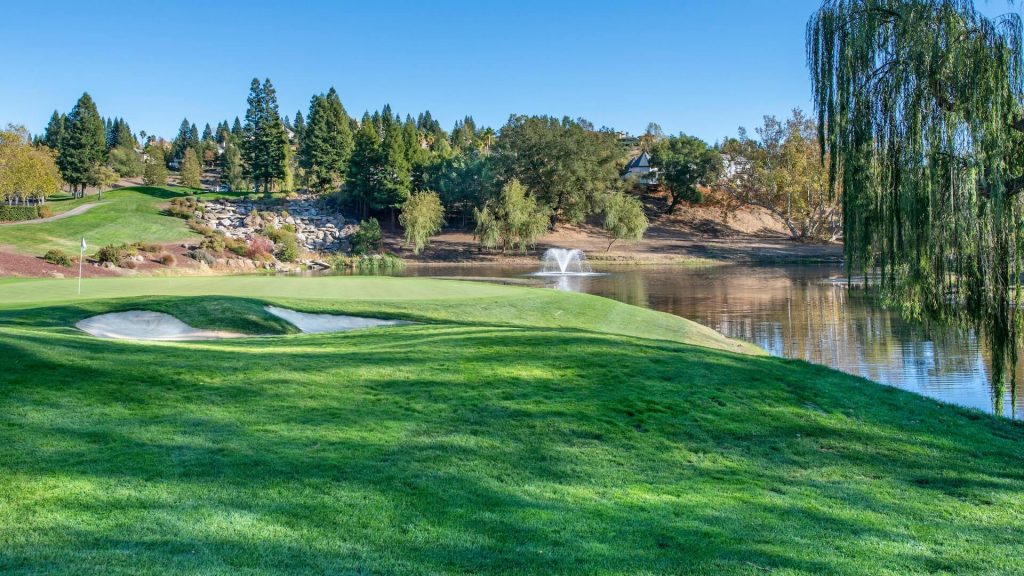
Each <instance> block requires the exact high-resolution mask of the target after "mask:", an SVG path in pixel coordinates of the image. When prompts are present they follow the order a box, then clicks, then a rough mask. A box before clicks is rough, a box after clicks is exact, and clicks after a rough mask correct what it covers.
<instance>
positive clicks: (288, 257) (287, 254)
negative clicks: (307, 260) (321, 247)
mask: <svg viewBox="0 0 1024 576" xmlns="http://www.w3.org/2000/svg"><path fill="white" fill-rule="evenodd" d="M279 238H280V239H279V240H278V242H277V243H276V244H277V252H276V253H275V254H274V255H275V256H277V259H278V260H280V261H281V262H295V261H296V260H298V259H299V255H300V254H301V253H302V250H301V249H300V248H299V241H298V239H297V238H295V234H293V233H290V232H286V233H285V234H281V235H279Z"/></svg>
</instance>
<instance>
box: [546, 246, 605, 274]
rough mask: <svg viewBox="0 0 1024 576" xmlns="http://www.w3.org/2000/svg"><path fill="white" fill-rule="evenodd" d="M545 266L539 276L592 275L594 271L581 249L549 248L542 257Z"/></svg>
mask: <svg viewBox="0 0 1024 576" xmlns="http://www.w3.org/2000/svg"><path fill="white" fill-rule="evenodd" d="M541 260H542V262H543V263H544V268H543V269H542V270H541V271H540V272H538V273H537V275H538V276H591V275H593V274H594V271H593V270H592V269H591V268H590V264H589V263H587V256H586V255H585V254H584V253H583V251H582V250H579V249H569V248H549V249H548V250H547V251H545V252H544V256H543V257H542V258H541Z"/></svg>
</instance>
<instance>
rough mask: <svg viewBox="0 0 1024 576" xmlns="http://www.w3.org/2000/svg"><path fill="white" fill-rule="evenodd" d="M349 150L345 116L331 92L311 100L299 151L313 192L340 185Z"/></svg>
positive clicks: (346, 115)
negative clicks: (307, 121) (307, 120)
mask: <svg viewBox="0 0 1024 576" xmlns="http://www.w3.org/2000/svg"><path fill="white" fill-rule="evenodd" d="M352 147H353V142H352V133H351V132H350V131H349V118H348V114H346V113H345V108H344V106H342V104H341V99H339V98H338V93H337V92H336V91H335V90H334V88H331V89H330V91H329V92H328V93H327V94H326V95H324V94H320V95H317V96H314V97H313V98H312V100H311V101H310V104H309V123H308V124H307V125H306V126H305V128H304V132H303V137H302V147H301V148H300V150H299V162H300V166H302V167H303V168H305V170H306V178H307V179H308V181H309V185H310V187H311V188H312V189H313V190H315V191H317V192H325V191H326V190H328V189H331V188H336V187H338V186H339V185H340V184H341V182H343V181H344V179H345V172H346V171H347V168H348V162H349V158H350V157H351V156H352Z"/></svg>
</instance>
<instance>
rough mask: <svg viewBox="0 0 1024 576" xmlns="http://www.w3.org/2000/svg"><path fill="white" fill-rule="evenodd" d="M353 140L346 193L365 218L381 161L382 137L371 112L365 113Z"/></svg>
mask: <svg viewBox="0 0 1024 576" xmlns="http://www.w3.org/2000/svg"><path fill="white" fill-rule="evenodd" d="M353 141H354V142H353V149H352V156H351V158H350V159H349V163H348V170H347V173H346V180H345V195H346V196H347V197H348V199H349V201H350V202H352V204H354V205H355V206H356V208H357V209H358V211H359V213H360V215H361V217H363V218H365V217H366V216H367V215H368V214H369V210H370V200H371V197H372V196H373V193H374V189H375V187H376V185H377V171H378V169H379V163H380V137H379V136H378V133H377V127H376V126H375V125H374V122H373V118H372V117H371V116H370V115H369V114H363V119H362V121H361V122H360V123H359V130H358V131H357V132H356V134H355V137H354V138H353Z"/></svg>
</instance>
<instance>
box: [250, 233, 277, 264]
mask: <svg viewBox="0 0 1024 576" xmlns="http://www.w3.org/2000/svg"><path fill="white" fill-rule="evenodd" d="M273 252H274V243H273V242H271V241H270V239H269V238H264V237H263V236H253V238H252V240H249V245H248V246H247V247H246V252H245V255H246V256H248V257H249V258H252V259H254V260H265V259H266V258H267V257H268V256H270V255H271V254H272V253H273Z"/></svg>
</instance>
